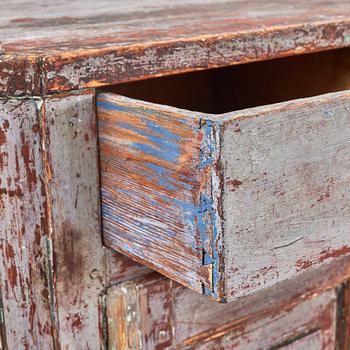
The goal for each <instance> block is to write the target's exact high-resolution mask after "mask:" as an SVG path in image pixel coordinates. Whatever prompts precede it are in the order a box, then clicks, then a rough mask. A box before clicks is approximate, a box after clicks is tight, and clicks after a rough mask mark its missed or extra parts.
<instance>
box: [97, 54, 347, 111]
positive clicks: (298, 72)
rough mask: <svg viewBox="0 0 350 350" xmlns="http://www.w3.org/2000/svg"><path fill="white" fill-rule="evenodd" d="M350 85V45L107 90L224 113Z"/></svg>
mask: <svg viewBox="0 0 350 350" xmlns="http://www.w3.org/2000/svg"><path fill="white" fill-rule="evenodd" d="M349 88H350V49H349V48H346V49H339V50H332V51H325V52H319V53H313V54H307V55H300V56H293V57H287V58H279V59H274V60H269V61H262V62H255V63H247V64H242V65H236V66H230V67H224V68H213V69H208V70H202V71H196V72H191V73H183V74H177V75H170V76H163V77H160V78H152V79H146V80H140V81H135V82H128V83H121V84H117V85H113V86H107V87H104V88H102V89H101V90H102V91H109V92H114V93H117V94H120V95H123V96H126V97H131V98H136V99H139V100H144V101H148V102H153V103H159V104H164V105H169V106H173V107H177V108H183V109H187V110H192V111H196V112H204V113H210V114H221V113H226V112H231V111H235V110H240V109H244V108H250V107H256V106H260V105H266V104H271V103H277V102H283V101H288V100H292V99H296V98H304V97H311V96H316V95H320V94H325V93H329V92H336V91H341V90H347V89H349Z"/></svg>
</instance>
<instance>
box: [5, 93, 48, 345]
mask: <svg viewBox="0 0 350 350" xmlns="http://www.w3.org/2000/svg"><path fill="white" fill-rule="evenodd" d="M40 104H41V102H40V100H33V99H22V100H16V99H8V100H1V101H0V252H1V254H0V278H1V297H2V303H1V304H2V310H1V314H2V317H3V318H4V320H3V321H4V322H5V327H6V330H4V329H2V332H1V333H2V335H4V339H3V340H4V343H5V344H6V346H7V348H8V349H34V348H40V349H51V348H53V345H54V331H53V330H54V325H55V322H54V317H55V312H54V310H53V304H52V301H51V300H50V291H51V285H50V283H49V278H48V277H49V276H48V271H50V267H49V265H50V264H49V260H50V257H51V253H50V251H49V249H48V246H50V244H51V236H50V234H49V232H48V225H47V218H46V212H47V208H46V196H45V189H44V175H43V166H44V165H43V160H42V157H41V140H40V133H39V130H40V127H39V124H40V118H39V112H38V110H39V109H40ZM2 326H4V325H2Z"/></svg>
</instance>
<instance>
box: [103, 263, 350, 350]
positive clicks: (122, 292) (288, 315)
mask: <svg viewBox="0 0 350 350" xmlns="http://www.w3.org/2000/svg"><path fill="white" fill-rule="evenodd" d="M342 262H343V263H348V262H349V258H347V259H343V260H342ZM340 265H341V261H338V262H337V263H336V264H335V263H331V264H330V265H328V266H326V267H322V268H321V271H320V272H321V273H322V277H321V276H320V274H319V273H318V274H316V273H314V272H311V273H307V274H306V275H304V276H301V277H297V278H296V279H295V280H294V281H293V282H291V281H287V282H284V283H281V284H279V285H277V286H274V287H273V288H270V289H269V290H268V291H264V292H262V293H258V294H255V295H253V296H249V297H247V298H244V299H241V300H239V301H235V302H232V303H229V304H226V305H223V304H219V303H215V302H212V301H210V300H208V299H207V298H205V297H204V296H201V295H198V294H197V293H194V292H193V291H191V290H189V289H188V288H185V287H183V286H181V285H179V284H177V283H175V282H173V281H171V280H169V279H167V278H164V277H162V276H160V275H158V274H151V275H148V276H147V277H144V278H140V279H135V280H133V281H128V282H125V283H121V284H119V285H117V286H114V287H112V288H110V289H109V290H108V293H107V315H108V330H109V348H110V349H121V350H126V349H152V350H153V349H202V348H203V349H220V350H223V349H233V348H234V349H284V348H286V349H313V350H317V349H334V347H335V335H336V323H337V321H336V315H337V303H338V302H339V296H338V294H337V291H336V289H334V286H335V284H336V283H339V276H337V272H338V271H337V270H338V266H340ZM306 345H309V346H310V347H304V346H306ZM313 345H314V347H311V346H313Z"/></svg>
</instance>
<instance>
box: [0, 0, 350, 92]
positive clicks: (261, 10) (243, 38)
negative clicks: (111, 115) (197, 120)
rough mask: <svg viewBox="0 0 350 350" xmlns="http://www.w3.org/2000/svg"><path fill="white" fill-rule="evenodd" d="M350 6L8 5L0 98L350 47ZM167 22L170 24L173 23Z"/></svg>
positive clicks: (0, 27)
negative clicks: (1, 96)
mask: <svg viewBox="0 0 350 350" xmlns="http://www.w3.org/2000/svg"><path fill="white" fill-rule="evenodd" d="M349 13H350V5H349V3H348V2H347V1H344V0H330V1H327V2H320V1H318V0H310V1H291V0H289V1H277V0H273V1H269V2H268V3H266V4H265V6H261V4H260V3H259V2H257V1H237V0H220V1H217V0H208V1H205V2H203V1H201V0H191V1H190V2H188V1H186V0H176V1H172V2H171V3H167V2H164V1H161V0H145V1H142V2H140V1H137V0H131V1H130V0H121V1H118V4H117V5H116V3H115V2H114V1H111V0H103V1H99V2H98V4H96V2H94V1H92V0H88V1H84V2H82V1H79V2H74V3H72V2H71V1H68V0H64V1H60V2H59V3H57V2H50V3H47V2H45V1H43V0H39V1H35V2H33V1H4V2H3V7H2V12H1V18H0V36H1V50H0V55H1V60H0V93H1V94H3V95H25V94H33V92H34V93H35V94H38V93H39V92H52V91H58V90H72V89H79V88H85V87H96V86H101V85H108V84H112V83H117V82H121V81H128V80H137V79H140V78H144V77H150V76H157V75H164V74H174V73H178V72H184V71H189V70H195V69H203V68H208V67H218V66H225V65H230V64H239V63H245V62H248V61H255V60H263V59H270V58H276V57H281V56H287V55H295V54H300V53H306V52H314V51H319V50H326V49H331V48H340V47H344V46H349V45H350V39H349V38H350V35H349V34H350V18H349ZM164 18H166V21H164Z"/></svg>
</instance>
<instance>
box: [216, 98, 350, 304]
mask: <svg viewBox="0 0 350 350" xmlns="http://www.w3.org/2000/svg"><path fill="white" fill-rule="evenodd" d="M349 110H350V93H349V92H342V93H336V94H329V95H324V96H321V97H315V98H311V99H305V100H296V101H295V102H290V103H285V104H280V105H277V106H274V107H261V108H257V109H253V110H250V111H248V110H247V112H244V111H243V112H237V113H236V114H233V115H227V116H225V117H223V119H224V125H223V129H224V130H223V136H222V139H223V143H222V156H221V164H222V171H223V177H224V185H223V212H224V218H225V221H224V246H225V254H224V256H225V279H226V281H227V283H226V292H227V295H228V298H229V299H230V298H232V297H234V296H236V297H237V296H243V295H246V294H247V292H251V291H256V290H259V289H262V288H267V287H269V286H271V285H273V284H275V283H277V282H279V281H282V280H285V279H289V278H293V277H294V276H296V275H298V274H299V273H301V272H302V271H305V270H309V269H314V268H317V266H319V265H320V264H323V263H327V262H328V261H330V260H332V259H333V258H335V257H337V256H341V255H345V254H349V253H350V235H349V230H350V206H349V203H350V193H349V191H348V184H349V181H350V172H349V171H348V169H349V168H350V148H349V142H350V134H349V132H348V130H349V127H350V114H349Z"/></svg>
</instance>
